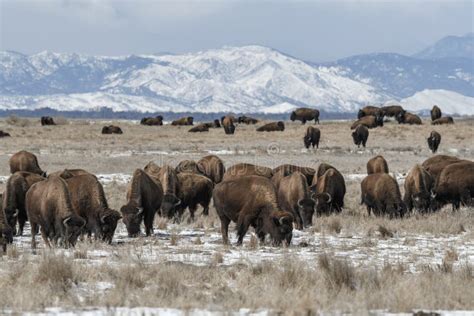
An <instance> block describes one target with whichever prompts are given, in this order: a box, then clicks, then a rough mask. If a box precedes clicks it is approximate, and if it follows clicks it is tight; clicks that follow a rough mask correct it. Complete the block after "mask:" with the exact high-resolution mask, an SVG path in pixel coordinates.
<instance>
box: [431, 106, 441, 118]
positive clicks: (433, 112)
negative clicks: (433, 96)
mask: <svg viewBox="0 0 474 316" xmlns="http://www.w3.org/2000/svg"><path fill="white" fill-rule="evenodd" d="M441 116H442V113H441V109H440V108H439V107H438V106H437V105H434V106H433V108H432V109H431V120H432V121H434V120H437V119H439V118H441Z"/></svg>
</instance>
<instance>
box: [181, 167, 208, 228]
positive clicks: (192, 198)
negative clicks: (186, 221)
mask: <svg viewBox="0 0 474 316" xmlns="http://www.w3.org/2000/svg"><path fill="white" fill-rule="evenodd" d="M178 181H179V198H180V200H181V203H180V204H178V205H177V219H180V218H181V216H182V215H183V213H184V211H185V210H186V208H189V214H190V219H191V220H194V213H195V212H196V210H197V206H198V204H199V205H201V206H202V207H203V212H202V213H203V214H204V215H206V216H207V215H209V204H210V202H211V198H212V190H213V188H214V183H213V182H212V181H211V180H210V179H209V178H207V177H205V176H202V175H199V174H195V173H189V172H181V173H178Z"/></svg>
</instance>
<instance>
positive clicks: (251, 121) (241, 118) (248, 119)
mask: <svg viewBox="0 0 474 316" xmlns="http://www.w3.org/2000/svg"><path fill="white" fill-rule="evenodd" d="M238 122H239V124H247V125H250V124H257V123H258V120H257V119H254V118H251V117H247V116H245V115H244V116H239V119H238Z"/></svg>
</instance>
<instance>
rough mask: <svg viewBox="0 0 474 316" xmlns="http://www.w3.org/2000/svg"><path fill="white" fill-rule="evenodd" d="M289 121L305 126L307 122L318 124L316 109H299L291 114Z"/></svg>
mask: <svg viewBox="0 0 474 316" xmlns="http://www.w3.org/2000/svg"><path fill="white" fill-rule="evenodd" d="M290 120H292V121H293V122H294V121H295V120H298V121H301V124H306V122H307V121H312V120H314V123H315V124H316V123H318V124H319V111H318V110H316V109H308V108H299V109H296V110H294V111H293V112H291V115H290Z"/></svg>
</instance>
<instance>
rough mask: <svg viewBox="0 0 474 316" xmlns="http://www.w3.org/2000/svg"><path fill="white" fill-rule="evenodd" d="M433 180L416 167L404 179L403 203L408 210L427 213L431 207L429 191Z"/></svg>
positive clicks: (420, 168) (419, 167)
mask: <svg viewBox="0 0 474 316" xmlns="http://www.w3.org/2000/svg"><path fill="white" fill-rule="evenodd" d="M433 185H434V179H433V177H432V176H431V174H430V173H429V172H428V171H426V170H425V169H424V168H423V167H422V166H420V165H416V166H414V167H413V169H411V170H410V172H409V173H408V175H407V177H406V178H405V183H404V187H405V194H404V196H403V202H405V205H406V207H407V209H408V211H412V210H413V208H415V209H417V210H420V211H423V212H427V211H429V209H430V207H431V190H432V188H433Z"/></svg>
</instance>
